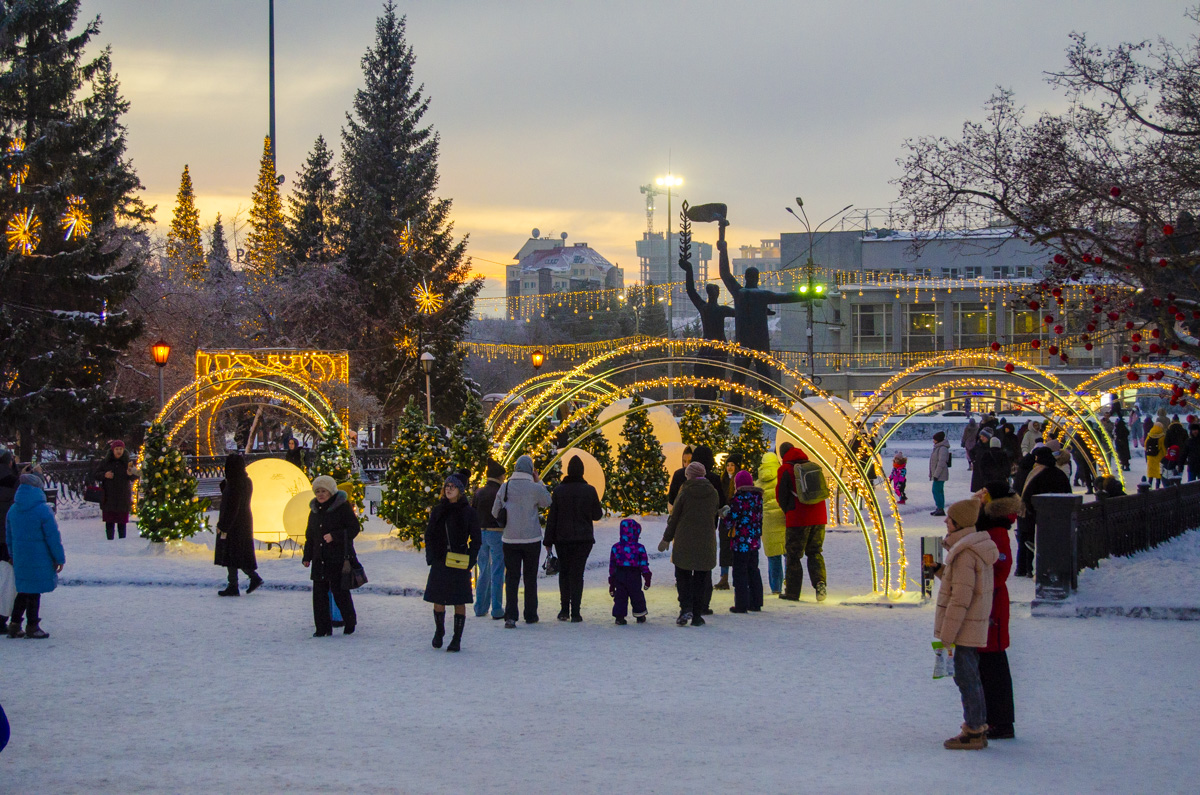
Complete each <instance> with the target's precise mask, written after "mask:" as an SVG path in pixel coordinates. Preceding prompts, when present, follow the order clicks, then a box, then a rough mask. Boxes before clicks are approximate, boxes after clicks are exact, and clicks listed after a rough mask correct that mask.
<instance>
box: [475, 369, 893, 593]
mask: <svg viewBox="0 0 1200 795" xmlns="http://www.w3.org/2000/svg"><path fill="white" fill-rule="evenodd" d="M666 361H667V360H665V359H664V360H651V361H641V362H631V363H628V364H626V365H624V366H622V367H618V368H613V371H617V372H621V371H625V370H628V369H636V368H638V367H646V366H652V365H656V364H662V363H665V362H666ZM672 361H674V362H675V363H676V364H678V363H679V360H678V359H675V360H672ZM703 363H706V364H711V361H708V360H705V361H704V362H703ZM726 367H727V369H731V370H744V368H739V367H737V366H736V365H726ZM613 371H606V372H605V373H602V374H600V375H596V376H593V378H597V379H598V378H603V377H606V376H609V375H611V374H612V373H613ZM744 371H745V372H746V373H747V374H749V375H753V376H755V377H758V378H759V379H760V380H762V381H765V382H767V383H768V384H771V385H772V388H778V389H779V391H780V392H784V393H785V394H786V392H787V390H785V389H782V387H779V386H778V385H777V384H776V383H775V382H773V381H771V380H770V379H766V378H762V377H761V376H758V374H756V373H754V372H753V371H749V370H744ZM669 380H670V381H671V382H672V383H673V384H674V385H676V386H693V387H714V388H717V389H729V390H732V391H733V392H735V393H737V394H738V395H741V396H742V397H743V398H751V399H754V400H758V401H760V402H762V403H763V405H765V406H768V407H770V408H771V409H772V410H774V411H775V412H777V413H778V414H780V415H782V416H784V417H789V418H792V419H794V420H795V421H796V423H797V424H798V425H799V426H800V427H801V428H802V429H804V430H805V431H807V432H808V433H810V434H811V435H812V436H813V437H816V438H817V439H818V440H819V441H820V442H821V443H822V444H824V445H826V446H827V447H828V449H830V450H833V451H834V453H835V456H836V458H835V459H834V460H828V459H826V458H824V456H822V455H821V454H820V452H818V451H813V454H814V458H816V459H817V461H818V462H819V463H821V464H822V466H824V468H825V469H826V471H827V472H829V473H830V476H831V478H832V480H833V481H834V482H835V484H836V486H837V487H838V488H840V489H841V490H843V491H844V492H845V493H846V494H848V495H852V496H853V497H854V498H856V500H855V502H853V503H852V504H851V508H852V509H853V511H854V513H855V514H856V516H857V517H858V518H859V522H860V526H861V527H862V531H863V536H864V540H865V542H866V546H867V552H868V558H869V559H870V562H871V575H872V576H871V581H872V589H873V591H875V592H876V593H882V594H884V595H885V596H887V597H888V598H893V599H895V598H900V597H901V596H902V595H903V593H904V591H905V588H906V586H907V582H906V580H907V558H906V555H905V549H904V529H903V522H902V520H901V519H900V516H899V511H898V510H897V508H898V506H897V505H896V503H895V496H894V495H893V494H891V493H890V492H887V493H886V497H887V501H888V505H889V508H890V512H891V515H892V517H893V528H892V529H893V532H894V533H895V536H896V540H897V544H896V550H895V551H894V553H893V550H892V543H891V539H890V537H889V533H888V527H887V524H886V522H885V521H884V514H883V511H882V509H881V508H880V505H879V501H878V497H877V495H876V493H875V489H874V486H873V485H872V483H871V481H870V478H869V477H868V474H867V471H866V468H865V467H864V466H863V464H862V463H861V461H860V460H859V458H858V457H857V456H855V455H854V453H853V452H852V451H851V450H850V449H849V447H848V446H847V445H846V442H845V440H843V439H842V438H841V437H840V436H839V435H838V434H837V433H836V432H835V431H833V429H831V428H828V427H826V428H824V429H822V428H821V427H819V426H818V424H817V423H815V422H814V421H813V419H812V418H810V417H808V416H806V415H803V414H800V413H798V412H795V411H793V410H792V408H791V405H789V404H785V403H784V402H782V401H781V400H780V399H779V398H778V397H775V396H774V395H771V394H768V393H767V392H764V391H762V390H759V389H756V388H754V387H753V386H746V385H745V384H739V383H736V382H728V381H724V380H722V379H713V378H698V377H693V376H675V377H674V378H671V379H669ZM665 381H666V379H664V378H654V379H649V380H642V381H637V382H635V383H632V384H629V385H626V386H622V387H619V388H618V389H617V390H616V391H614V392H612V393H609V394H606V395H603V396H602V397H601V398H600V400H599V401H598V402H597V404H598V405H601V406H603V405H606V404H608V403H611V402H614V401H616V400H620V399H621V398H623V397H628V396H632V395H634V394H637V393H639V392H641V391H644V390H647V389H650V388H655V387H661V386H663V385H664V384H665ZM581 388H583V387H582V386H577V387H575V388H574V390H571V391H568V392H567V393H565V394H560V395H557V396H556V397H555V398H553V399H552V400H551V401H550V402H549V405H547V406H545V407H544V409H543V414H542V415H540V416H538V417H529V418H528V419H529V420H530V421H529V422H527V423H526V424H525V430H524V432H523V433H521V434H520V435H518V436H517V437H516V438H515V439H513V438H511V436H510V438H509V439H507V440H497V442H496V443H495V447H494V450H493V456H494V457H495V458H496V459H497V460H499V461H501V462H502V463H504V464H507V463H509V462H510V461H511V459H512V457H513V455H514V453H515V452H516V450H517V449H518V448H519V447H521V446H522V445H523V443H524V442H526V441H527V440H528V436H529V434H530V433H531V432H532V430H533V428H535V427H536V425H537V424H538V422H539V421H540V419H541V418H542V417H544V416H549V414H550V413H551V412H553V411H555V410H556V409H557V406H559V405H561V404H562V403H564V402H566V401H567V400H570V399H572V397H573V395H574V394H575V393H576V392H577V391H578V390H579V389H581ZM597 404H593V405H588V406H581V407H579V408H577V409H576V410H575V411H574V412H573V413H572V414H571V415H570V416H569V417H568V418H567V419H566V420H565V421H564V422H565V423H566V424H567V425H568V426H569V425H570V424H571V423H573V422H575V421H576V420H578V419H580V418H581V417H583V416H584V415H585V414H587V413H589V412H591V411H593V410H594V409H595V408H596V405H597ZM672 405H709V406H717V407H722V408H727V409H732V410H734V411H740V412H743V413H745V414H747V415H750V416H754V417H757V418H758V419H760V420H761V421H762V422H763V423H764V424H766V425H770V426H772V427H774V428H776V429H777V430H778V431H783V432H784V433H790V432H789V431H787V430H786V429H784V427H783V423H782V422H781V421H779V420H776V419H775V418H774V417H772V416H771V415H768V414H766V413H764V412H759V411H757V410H755V409H753V408H748V407H744V406H737V405H734V404H732V403H730V402H727V401H724V400H719V399H718V400H703V399H697V398H674V399H667V400H656V401H647V402H646V403H644V404H643V405H642V406H641V407H640V408H642V409H649V408H652V407H655V406H668V407H669V406H672ZM635 410H637V409H633V408H629V409H626V410H624V411H621V412H619V413H617V414H616V415H614V416H613V417H609V418H606V419H605V420H604V421H601V422H596V423H594V424H592V425H591V426H590V427H588V428H586V429H584V430H583V431H582V432H581V433H579V434H577V435H576V436H575V437H574V438H572V439H571V440H570V441H569V442H568V444H567V445H566V446H565V447H564V448H563V449H564V450H565V449H569V448H570V447H573V446H578V444H579V442H580V441H582V440H583V439H585V438H587V437H588V436H590V435H591V434H594V433H596V432H598V431H599V429H600V428H602V427H604V426H605V425H607V424H608V423H610V422H616V421H622V422H623V420H624V417H625V416H626V415H628V414H629V413H631V412H632V411H635ZM813 415H814V417H815V419H817V420H819V421H820V423H821V424H822V425H826V426H827V423H826V422H825V420H824V418H822V417H820V416H819V415H817V414H816V413H815V412H813ZM536 441H537V442H538V446H537V447H536V448H534V452H535V453H537V452H538V450H541V449H545V448H546V447H548V446H549V445H550V443H551V439H550V438H543V439H541V440H536ZM561 455H562V454H561V453H560V454H559V455H558V456H556V457H555V458H554V459H552V460H551V462H550V464H549V466H550V467H552V466H553V465H554V463H556V462H557V461H558V460H559V459H560V458H561ZM547 471H548V470H547ZM864 508H865V509H866V513H865V515H864V513H863V509H864ZM893 579H894V580H895V584H894V585H893Z"/></svg>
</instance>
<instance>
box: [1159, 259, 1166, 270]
mask: <svg viewBox="0 0 1200 795" xmlns="http://www.w3.org/2000/svg"><path fill="white" fill-rule="evenodd" d="M1158 267H1160V268H1165V267H1167V261H1166V260H1165V259H1160V260H1159V261H1158Z"/></svg>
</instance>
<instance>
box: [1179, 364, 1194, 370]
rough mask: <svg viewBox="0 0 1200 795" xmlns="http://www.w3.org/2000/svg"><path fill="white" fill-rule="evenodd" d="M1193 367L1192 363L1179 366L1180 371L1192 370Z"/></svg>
mask: <svg viewBox="0 0 1200 795" xmlns="http://www.w3.org/2000/svg"><path fill="white" fill-rule="evenodd" d="M1191 366H1192V363H1191V362H1184V363H1183V364H1181V365H1179V369H1181V370H1187V369H1188V368H1190V367H1191Z"/></svg>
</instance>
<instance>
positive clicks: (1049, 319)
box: [1042, 315, 1054, 323]
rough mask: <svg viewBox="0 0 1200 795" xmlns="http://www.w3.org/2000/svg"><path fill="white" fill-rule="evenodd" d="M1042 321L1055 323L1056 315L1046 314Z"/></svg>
mask: <svg viewBox="0 0 1200 795" xmlns="http://www.w3.org/2000/svg"><path fill="white" fill-rule="evenodd" d="M1042 322H1043V323H1053V322H1054V315H1046V316H1045V317H1043V318H1042Z"/></svg>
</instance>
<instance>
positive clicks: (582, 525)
mask: <svg viewBox="0 0 1200 795" xmlns="http://www.w3.org/2000/svg"><path fill="white" fill-rule="evenodd" d="M550 500H551V501H550V514H549V516H547V517H546V535H545V537H544V538H543V539H542V544H543V545H544V546H545V547H546V552H547V553H549V551H550V548H551V547H552V546H553V547H555V548H557V551H558V592H559V597H560V599H561V602H562V610H560V611H559V612H558V620H559V621H566V620H567V619H568V618H569V619H571V621H572V623H576V624H578V623H579V622H580V621H583V616H581V615H580V614H579V607H580V602H581V601H582V600H583V572H584V569H586V568H587V559H588V555H590V554H591V552H592V546H593V545H594V544H595V543H596V535H595V533H594V532H593V529H592V522H598V521H600V520H601V519H603V518H604V507H603V506H601V505H600V495H598V494H597V493H596V487H595V486H591V485H589V484H588V482H587V481H586V480H584V479H583V461H581V460H580V459H579V456H571V460H570V461H568V462H567V476H566V477H565V478H563V481H562V483H560V484H559V485H558V487H557V488H556V489H554V493H553V494H552V495H551V496H550Z"/></svg>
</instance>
